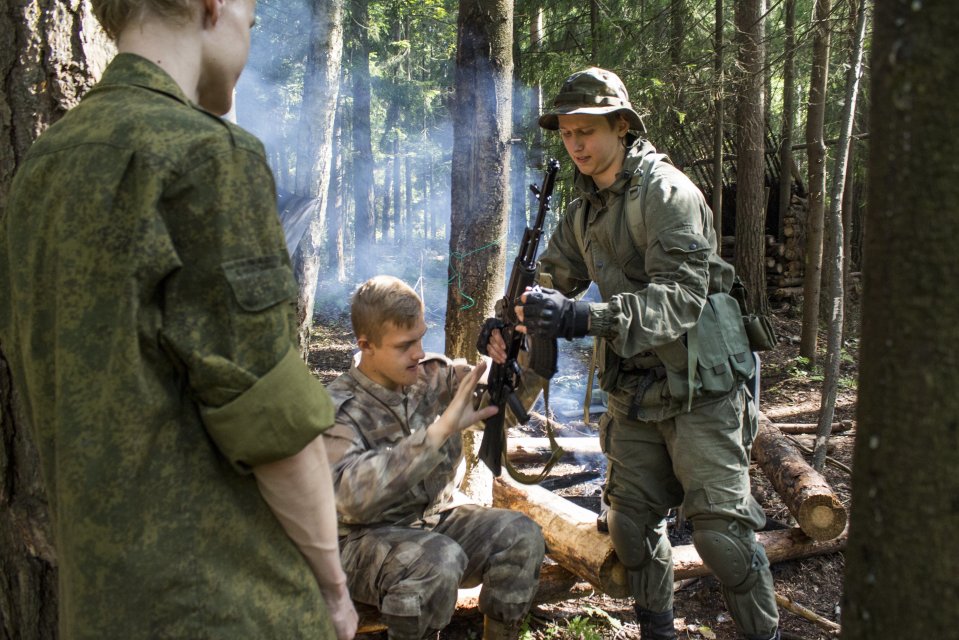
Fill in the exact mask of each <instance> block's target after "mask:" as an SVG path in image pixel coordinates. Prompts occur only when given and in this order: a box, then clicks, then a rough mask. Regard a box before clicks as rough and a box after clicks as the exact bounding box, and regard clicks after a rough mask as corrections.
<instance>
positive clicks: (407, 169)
mask: <svg viewBox="0 0 959 640" xmlns="http://www.w3.org/2000/svg"><path fill="white" fill-rule="evenodd" d="M412 161H413V154H412V153H410V152H407V153H406V155H405V156H404V157H403V173H404V174H406V183H405V188H404V189H403V193H404V195H405V197H404V198H403V204H404V205H405V206H406V238H407V240H409V241H410V242H412V241H413V228H414V226H415V225H414V220H413V167H412Z"/></svg>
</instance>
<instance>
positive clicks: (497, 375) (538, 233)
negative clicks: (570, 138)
mask: <svg viewBox="0 0 959 640" xmlns="http://www.w3.org/2000/svg"><path fill="white" fill-rule="evenodd" d="M558 171H559V162H558V161H557V160H554V159H550V160H549V161H548V162H547V164H546V175H545V176H544V177H543V186H542V187H540V188H537V187H536V185H530V190H531V191H532V192H533V195H534V196H535V197H536V199H537V200H539V207H538V208H537V210H536V219H535V221H534V223H533V226H532V227H527V228H526V231H525V232H524V233H523V241H522V243H521V244H520V249H519V255H517V256H516V260H514V261H513V270H512V272H511V273H510V277H509V286H507V287H506V295H504V296H503V298H502V299H501V300H500V301H499V303H498V304H497V309H498V310H499V311H500V313H501V314H502V317H501V318H500V319H501V320H503V321H504V323H505V324H504V326H503V327H502V328H501V329H500V332H501V333H502V335H503V340H504V341H505V342H506V362H504V363H503V364H498V363H495V362H494V363H493V364H492V366H491V367H490V371H489V376H488V378H487V392H488V393H489V398H490V404H492V405H495V406H497V407H499V411H498V412H497V413H496V414H495V415H493V416H492V417H490V418H487V419H486V421H485V428H484V430H483V441H482V443H481V444H480V450H479V458H480V460H482V461H483V462H484V463H485V464H486V466H487V467H489V469H490V471H492V472H493V475H494V476H499V475H500V473H501V472H502V463H503V461H504V460H505V455H504V452H505V450H506V430H505V426H504V425H505V422H506V409H507V407H508V408H509V410H510V411H511V412H512V414H513V416H514V417H515V418H516V420H517V422H518V423H519V424H526V423H527V422H529V414H528V413H526V408H525V407H524V406H523V402H522V401H521V400H520V398H519V395H518V394H517V390H518V389H519V385H520V381H521V379H522V370H521V367H520V364H519V362H518V358H519V353H520V351H521V350H523V349H524V348H528V347H530V345H529V344H527V340H529V338H528V337H527V336H526V334H524V333H521V332H519V331H517V330H516V325H518V324H520V321H519V318H518V317H517V316H516V311H515V309H514V306H515V305H516V304H518V303H519V299H520V296H522V295H523V293H524V292H525V291H526V290H527V288H529V287H532V286H533V285H534V284H535V277H536V253H537V250H538V249H539V241H540V239H541V237H542V235H543V223H544V222H545V220H546V213H547V212H548V211H549V201H550V197H551V196H552V194H553V186H554V185H555V183H556V174H557V172H558ZM530 356H531V361H530V368H532V369H533V370H534V371H535V372H536V373H537V374H539V375H540V376H542V377H543V378H545V379H546V380H549V379H550V378H552V377H553V374H554V373H556V341H555V340H543V339H539V340H537V341H536V345H535V347H533V348H530ZM549 435H550V440H551V441H552V442H553V443H554V444H555V441H554V440H553V437H552V431H551V430H550V431H549ZM561 454H562V450H560V449H558V447H554V450H553V458H554V460H555V459H558V458H559V455H561ZM554 460H551V461H550V462H549V463H547V467H546V468H545V469H544V471H543V473H542V475H541V476H539V477H533V478H530V477H527V476H524V475H523V474H519V473H518V472H515V470H513V469H512V467H511V466H510V464H509V461H506V468H507V471H509V472H510V475H511V476H512V477H513V478H514V479H516V480H519V481H520V482H527V483H532V482H538V481H539V480H540V479H541V478H542V477H543V476H545V474H546V473H548V472H549V469H550V467H552V465H553V462H554Z"/></svg>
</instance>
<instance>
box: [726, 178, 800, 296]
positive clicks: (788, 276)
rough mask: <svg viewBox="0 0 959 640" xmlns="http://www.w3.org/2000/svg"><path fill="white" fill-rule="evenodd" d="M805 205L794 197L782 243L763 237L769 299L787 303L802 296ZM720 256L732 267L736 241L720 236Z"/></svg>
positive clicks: (785, 224)
mask: <svg viewBox="0 0 959 640" xmlns="http://www.w3.org/2000/svg"><path fill="white" fill-rule="evenodd" d="M804 211H805V202H804V201H803V200H802V199H801V198H799V197H796V196H794V197H793V204H792V206H791V207H790V209H789V213H787V214H786V216H785V217H784V218H783V221H782V230H781V239H777V238H776V236H773V235H768V234H767V235H766V237H765V252H766V257H765V261H766V284H767V287H768V292H769V297H770V298H771V299H789V298H795V297H797V296H799V295H801V294H802V282H803V238H804V237H805V231H804V229H803V218H804V216H803V215H802V214H803V212H804ZM720 255H722V257H723V258H724V259H725V260H726V261H728V262H730V263H733V264H735V255H736V237H735V236H723V238H722V245H721V247H720Z"/></svg>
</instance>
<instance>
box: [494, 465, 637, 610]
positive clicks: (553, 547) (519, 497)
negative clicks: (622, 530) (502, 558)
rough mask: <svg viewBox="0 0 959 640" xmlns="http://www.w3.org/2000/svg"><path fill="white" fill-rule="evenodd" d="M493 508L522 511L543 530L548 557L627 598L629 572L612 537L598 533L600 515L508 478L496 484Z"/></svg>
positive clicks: (604, 590)
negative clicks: (615, 547) (627, 573)
mask: <svg viewBox="0 0 959 640" xmlns="http://www.w3.org/2000/svg"><path fill="white" fill-rule="evenodd" d="M493 506H494V507H500V508H504V509H514V510H516V511H521V512H523V513H525V514H526V515H528V516H529V517H530V518H532V519H533V521H534V522H536V524H538V525H539V526H540V528H541V529H542V530H543V537H544V538H545V540H546V553H547V554H548V555H549V557H550V558H552V559H553V560H554V561H556V562H557V563H558V564H560V565H562V566H563V567H564V568H565V569H567V570H568V571H570V572H571V573H573V574H575V575H577V576H579V577H580V578H581V579H583V580H585V581H587V582H589V583H590V584H591V585H593V586H594V587H596V588H597V589H599V590H600V591H602V592H604V593H606V594H608V595H610V596H612V597H614V598H624V597H626V595H627V594H628V592H627V590H626V569H625V568H624V567H623V565H622V563H621V562H619V559H618V558H617V557H616V551H615V550H614V549H613V544H612V542H611V541H610V539H609V535H607V534H605V533H600V532H599V531H597V530H596V514H595V513H593V512H592V511H590V510H589V509H584V508H583V507H579V506H577V505H575V504H573V503H572V502H570V501H569V500H567V499H566V498H563V497H562V496H558V495H556V494H554V493H552V492H551V491H548V490H546V489H544V488H542V487H539V486H536V485H520V484H517V483H516V482H513V481H512V480H509V479H507V478H506V477H505V476H501V477H499V478H497V479H496V480H495V481H494V482H493Z"/></svg>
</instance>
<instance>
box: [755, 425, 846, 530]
mask: <svg viewBox="0 0 959 640" xmlns="http://www.w3.org/2000/svg"><path fill="white" fill-rule="evenodd" d="M752 457H753V459H755V460H756V462H757V463H758V464H759V468H760V469H762V471H763V473H764V474H766V477H767V478H769V481H770V482H771V483H772V485H773V488H774V489H775V490H776V492H777V493H778V494H779V496H780V497H781V498H782V500H783V503H784V504H785V505H786V507H787V508H788V509H789V512H790V513H791V514H792V516H793V518H795V519H796V522H797V523H798V524H799V527H800V528H801V529H802V530H803V532H804V533H805V534H806V535H808V536H809V537H810V538H812V539H813V540H830V539H832V538H835V537H836V536H838V535H839V534H841V533H842V532H843V530H844V529H845V528H846V521H847V519H848V516H847V514H846V509H845V507H843V505H842V503H841V502H840V501H839V498H837V497H836V494H835V493H833V490H832V487H830V486H829V483H828V482H826V479H825V478H823V476H822V474H820V473H819V472H818V471H816V470H815V469H813V468H812V467H811V466H810V465H809V463H807V462H806V459H805V458H803V457H802V454H801V453H799V451H798V450H797V449H796V447H795V446H794V445H793V444H792V443H791V442H789V440H787V439H786V436H784V435H783V434H782V432H780V431H779V429H777V428H776V425H775V424H773V423H772V422H771V421H770V420H769V418H767V417H766V416H765V415H764V414H762V413H760V415H759V433H758V435H757V436H756V440H755V442H753V450H752Z"/></svg>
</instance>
